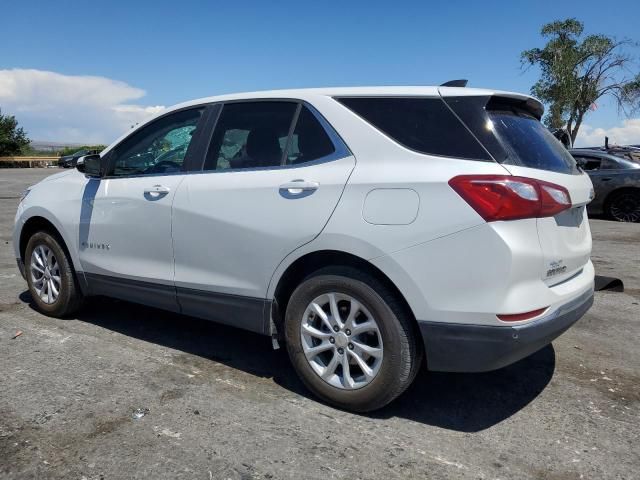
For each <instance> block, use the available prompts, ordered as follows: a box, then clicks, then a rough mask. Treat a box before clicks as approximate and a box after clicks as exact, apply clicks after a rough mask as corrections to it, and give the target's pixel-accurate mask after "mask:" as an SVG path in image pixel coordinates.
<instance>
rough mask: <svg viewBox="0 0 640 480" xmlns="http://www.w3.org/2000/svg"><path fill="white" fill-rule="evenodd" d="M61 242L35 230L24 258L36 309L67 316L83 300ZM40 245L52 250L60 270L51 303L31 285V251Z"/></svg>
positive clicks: (77, 307) (53, 315) (47, 313)
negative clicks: (56, 295) (56, 294)
mask: <svg viewBox="0 0 640 480" xmlns="http://www.w3.org/2000/svg"><path fill="white" fill-rule="evenodd" d="M61 243H62V241H61V240H60V239H58V238H57V236H54V235H51V234H50V233H48V232H37V233H35V234H33V235H32V236H31V238H30V239H29V242H28V243H27V249H26V251H25V259H24V260H25V272H26V277H27V284H28V285H29V293H30V294H31V297H32V298H33V301H34V303H35V305H36V307H37V309H38V310H39V311H40V312H42V313H44V314H45V315H48V316H50V317H57V318H61V317H65V316H68V315H70V314H72V313H73V312H75V311H77V310H78V309H79V308H80V306H81V305H82V302H83V296H82V292H81V291H80V288H79V286H78V282H77V280H76V276H75V272H74V270H73V266H72V264H71V260H70V259H69V256H68V255H67V253H66V251H65V249H64V248H63V247H62V245H61ZM41 245H42V246H46V247H47V248H49V249H50V250H51V251H52V252H53V254H54V256H55V259H56V262H57V264H58V266H59V271H60V288H59V293H58V298H56V299H55V301H54V302H53V303H51V304H48V303H46V302H45V301H44V300H42V299H41V298H40V296H39V295H38V294H37V292H36V289H35V287H34V285H33V275H32V274H31V262H32V258H33V257H32V254H33V251H34V250H35V249H36V248H37V247H38V246H41Z"/></svg>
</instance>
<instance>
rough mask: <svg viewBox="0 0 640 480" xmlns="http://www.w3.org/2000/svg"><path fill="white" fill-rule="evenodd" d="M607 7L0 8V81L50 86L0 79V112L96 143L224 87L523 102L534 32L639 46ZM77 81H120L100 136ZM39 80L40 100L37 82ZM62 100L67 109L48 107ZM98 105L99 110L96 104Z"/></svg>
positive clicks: (610, 122) (639, 14)
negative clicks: (454, 88)
mask: <svg viewBox="0 0 640 480" xmlns="http://www.w3.org/2000/svg"><path fill="white" fill-rule="evenodd" d="M608 5H609V6H607V4H603V3H601V2H597V3H596V2H585V1H566V0H564V1H562V2H559V1H557V0H556V1H549V2H547V1H536V2H517V1H511V2H492V1H484V2H446V3H445V2H438V3H435V2H424V1H421V2H400V1H396V2H375V1H367V2H347V1H342V2H308V3H306V2H300V1H298V2H275V1H273V2H249V1H245V2H205V1H200V2H196V1H190V0H182V1H180V2H177V1H173V2H166V1H154V2H147V1H129V2H117V1H113V2H108V3H107V2H98V1H96V2H65V1H59V2H48V1H47V2H45V1H42V2H30V1H27V0H23V1H22V2H11V3H10V4H8V6H5V7H2V14H3V21H2V30H3V32H2V33H3V35H2V42H1V43H0V71H7V70H13V69H25V70H26V69H28V70H33V71H35V70H38V71H43V72H53V73H55V74H59V75H60V76H57V77H50V76H47V75H39V76H38V80H37V81H36V80H33V78H32V77H33V75H38V74H37V73H32V74H26V73H25V74H21V75H20V76H18V77H11V78H10V81H12V82H13V83H12V85H13V86H12V87H11V92H9V93H7V92H8V87H6V84H7V81H9V80H7V79H6V78H5V93H4V97H3V93H2V88H3V87H2V86H3V83H2V77H0V107H2V108H3V111H5V112H8V113H13V114H15V115H16V116H17V117H18V120H21V119H22V123H23V124H24V126H25V128H26V129H27V130H28V131H29V132H32V133H31V136H32V137H33V138H38V139H48V140H79V139H80V138H82V137H88V138H89V139H90V140H101V141H110V140H113V137H114V135H116V134H117V132H116V130H118V129H122V125H123V124H125V123H127V122H131V121H137V120H138V119H140V118H143V117H144V115H148V114H150V113H153V112H154V111H155V110H154V108H155V107H158V106H166V105H171V104H174V103H178V102H180V101H183V100H188V99H192V98H196V97H202V96H209V95H215V94H220V93H228V92H234V91H246V90H263V89H271V88H289V87H309V86H339V85H393V84H397V85H429V84H439V83H442V82H443V81H446V80H449V79H454V78H468V79H469V80H470V86H478V87H490V88H499V89H506V90H516V91H524V92H528V91H529V89H530V87H531V85H532V83H533V82H534V81H535V79H536V73H537V72H536V70H529V71H522V70H521V68H520V60H519V55H520V52H521V51H522V50H524V49H527V48H531V47H534V46H539V45H542V39H541V37H540V35H539V30H540V27H541V25H542V24H544V23H546V22H549V21H552V20H554V19H560V18H566V17H570V16H575V17H577V18H579V19H580V20H582V21H583V22H585V25H586V30H587V31H588V32H594V33H596V32H597V33H600V32H602V33H607V34H611V35H615V36H616V37H618V38H623V37H628V38H632V39H634V40H637V41H640V35H639V33H638V32H639V30H638V19H639V18H640V3H639V2H638V1H637V0H636V1H627V0H617V1H616V2H610V3H609V4H608ZM635 53H636V54H640V49H639V50H638V51H636V52H635ZM86 76H92V77H104V81H102V83H101V82H97V83H95V82H94V83H91V81H88V83H86V88H87V89H93V90H92V91H94V92H99V91H101V90H100V89H102V88H107V90H108V89H109V88H110V87H109V85H110V84H109V80H114V81H118V82H123V83H117V82H115V87H114V88H115V89H116V90H118V88H119V89H120V90H119V93H117V92H116V93H113V92H112V91H111V90H108V91H107V92H106V93H105V94H104V97H105V98H111V97H110V95H111V94H112V93H113V98H111V101H113V102H115V103H116V104H117V105H120V106H121V107H123V108H119V109H117V120H113V121H111V124H108V125H105V126H104V128H103V127H101V124H100V122H98V121H96V120H95V118H89V117H90V116H91V115H90V112H91V111H92V110H91V109H90V105H89V104H88V103H86V102H89V100H86V98H84V97H82V99H79V103H82V102H85V103H84V104H83V105H84V108H83V109H82V111H81V112H79V111H78V110H79V108H78V106H77V105H74V95H73V90H77V91H78V92H80V93H78V95H79V96H82V95H86V92H85V90H83V87H82V86H79V85H80V84H79V83H77V82H80V81H81V79H82V78H85V77H86ZM67 77H74V78H75V80H74V78H71V79H68V78H67ZM76 77H77V78H76ZM67 80H68V81H67ZM76 80H77V82H76ZM34 82H35V83H34ZM47 82H50V85H51V92H50V93H49V92H48V91H47V90H46V85H44V86H43V84H46V83H47ZM65 82H66V83H65ZM74 82H76V83H74ZM27 84H28V85H30V87H29V88H27V87H26V85H27ZM64 85H66V87H64ZM105 85H107V86H106V87H105ZM112 87H113V85H112ZM64 88H69V89H70V90H72V92H70V93H69V94H65V95H63V96H64V98H63V99H62V100H60V99H58V100H56V102H57V103H55V107H56V108H55V109H56V110H57V113H56V114H53V113H52V112H51V111H49V113H47V112H45V113H44V114H38V108H43V109H45V110H46V107H47V105H45V104H46V103H47V102H48V100H47V99H48V98H53V97H57V96H59V95H60V92H61V90H63V89H64ZM127 88H129V90H127ZM34 89H35V90H37V92H36V93H34ZM82 92H85V93H82ZM80 100H81V101H80ZM61 102H62V103H61ZM64 102H68V104H69V108H68V109H67V108H60V107H61V105H63V106H64V105H65V104H64ZM49 107H50V108H49V110H53V107H52V106H51V105H49ZM129 107H131V108H129ZM134 107H135V108H134ZM598 107H599V108H598V110H597V111H596V112H594V113H593V114H591V115H590V116H589V117H588V118H587V120H586V123H587V124H588V126H589V128H592V129H593V128H596V127H597V128H602V129H615V128H617V127H620V126H621V125H622V124H623V120H624V118H623V117H621V116H619V115H618V112H617V110H616V108H615V106H614V105H613V104H612V103H608V102H602V103H600V104H599V105H598ZM100 108H102V109H104V108H108V105H107V103H106V100H105V102H103V104H100ZM136 108H139V109H138V110H136ZM140 109H141V110H140ZM61 111H62V113H61ZM98 113H99V112H98ZM98 113H96V115H98ZM103 113H104V112H103ZM129 114H130V117H131V118H128V117H127V115H129ZM74 122H75V123H74ZM639 122H640V120H639ZM639 132H640V127H639ZM52 135H53V136H65V135H66V136H68V137H72V138H49V137H51V136H52ZM638 141H640V138H639V139H638Z"/></svg>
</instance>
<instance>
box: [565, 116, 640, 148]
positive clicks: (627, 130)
mask: <svg viewBox="0 0 640 480" xmlns="http://www.w3.org/2000/svg"><path fill="white" fill-rule="evenodd" d="M605 136H606V137H609V143H610V144H617V145H629V144H640V118H631V119H628V120H623V122H622V124H621V125H619V126H617V127H612V128H594V127H592V126H591V125H582V127H581V128H580V130H579V131H578V137H577V138H576V147H598V146H602V145H604V137H605Z"/></svg>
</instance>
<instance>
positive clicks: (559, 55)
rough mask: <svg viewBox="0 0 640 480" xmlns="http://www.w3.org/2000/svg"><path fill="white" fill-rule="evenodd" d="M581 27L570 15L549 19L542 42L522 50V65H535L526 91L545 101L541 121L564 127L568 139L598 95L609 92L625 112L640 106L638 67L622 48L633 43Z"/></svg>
mask: <svg viewBox="0 0 640 480" xmlns="http://www.w3.org/2000/svg"><path fill="white" fill-rule="evenodd" d="M583 32H584V24H583V23H582V22H580V21H578V20H576V19H575V18H569V19H566V20H557V21H555V22H552V23H548V24H546V25H544V26H543V27H542V30H541V31H540V33H541V35H542V36H543V37H544V38H546V39H548V40H547V43H546V45H545V46H544V47H543V48H532V49H531V50H525V51H524V52H522V54H521V61H522V65H523V67H525V68H526V67H530V66H532V65H537V66H538V67H539V68H540V79H539V80H538V81H537V82H536V83H535V85H533V87H532V88H531V93H532V94H533V95H535V96H536V97H538V98H539V99H540V100H542V101H543V102H544V103H546V104H547V105H548V109H547V115H546V117H545V119H544V122H545V123H546V125H547V126H548V127H551V128H563V127H565V128H566V129H567V131H568V132H569V135H570V136H571V142H572V143H573V142H575V140H576V136H577V135H578V130H579V129H580V125H582V121H583V120H584V116H585V115H586V114H587V113H588V112H589V109H590V108H592V106H593V105H594V104H595V103H596V101H597V100H599V99H600V98H603V97H612V98H613V99H615V101H616V103H617V105H618V109H619V111H622V112H624V113H625V114H626V115H630V114H632V113H633V112H635V111H637V110H638V108H639V107H640V73H639V72H638V68H637V63H635V62H634V58H633V57H632V56H631V55H630V54H629V53H628V52H627V51H626V49H627V48H628V47H634V46H637V45H636V44H635V43H633V42H631V41H629V40H620V41H618V40H616V39H615V38H613V37H610V36H607V35H586V36H583Z"/></svg>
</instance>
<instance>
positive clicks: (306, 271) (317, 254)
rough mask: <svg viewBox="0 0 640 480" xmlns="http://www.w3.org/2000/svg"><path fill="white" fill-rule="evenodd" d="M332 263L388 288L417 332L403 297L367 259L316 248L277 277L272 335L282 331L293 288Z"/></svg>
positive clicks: (342, 252) (413, 319)
mask: <svg viewBox="0 0 640 480" xmlns="http://www.w3.org/2000/svg"><path fill="white" fill-rule="evenodd" d="M332 266H341V267H344V266H349V267H353V268H356V269H358V270H361V271H364V272H366V273H368V274H369V275H371V276H373V277H374V278H376V279H377V280H378V281H380V282H381V283H382V284H383V285H384V286H385V287H386V288H387V289H388V290H390V291H391V292H392V293H393V294H394V296H395V297H396V298H397V300H398V301H399V303H400V305H401V307H402V308H403V310H404V311H405V312H406V314H407V315H409V317H410V318H411V320H412V324H413V326H414V327H415V329H416V334H418V335H419V328H418V323H417V321H416V317H415V315H414V312H413V310H412V309H411V307H410V305H409V303H408V302H407V299H406V298H405V296H404V295H403V294H402V292H401V291H400V290H399V289H398V287H397V286H396V285H395V283H394V282H393V281H392V280H391V279H390V278H389V277H388V276H387V275H386V274H385V273H384V272H383V271H382V270H380V268H378V267H377V266H375V265H374V264H372V263H371V262H369V261H367V260H365V259H364V258H362V257H359V256H357V255H355V254H352V253H348V252H345V251H341V250H317V251H313V252H309V253H306V254H304V255H302V256H300V257H299V258H297V259H296V260H295V261H293V262H291V264H290V265H289V266H287V268H286V269H285V270H284V272H283V273H282V275H280V277H279V278H278V281H277V283H276V286H275V289H274V291H273V302H272V307H271V320H272V322H273V325H272V329H273V327H275V332H273V331H272V334H275V333H281V332H282V331H283V324H284V314H285V312H286V309H287V304H288V301H289V298H290V297H291V294H292V293H293V291H294V290H295V288H296V287H297V286H298V285H299V284H300V282H301V281H302V280H304V279H305V278H306V277H308V276H309V275H312V274H313V273H314V272H316V271H318V270H320V269H323V268H325V267H332Z"/></svg>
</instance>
